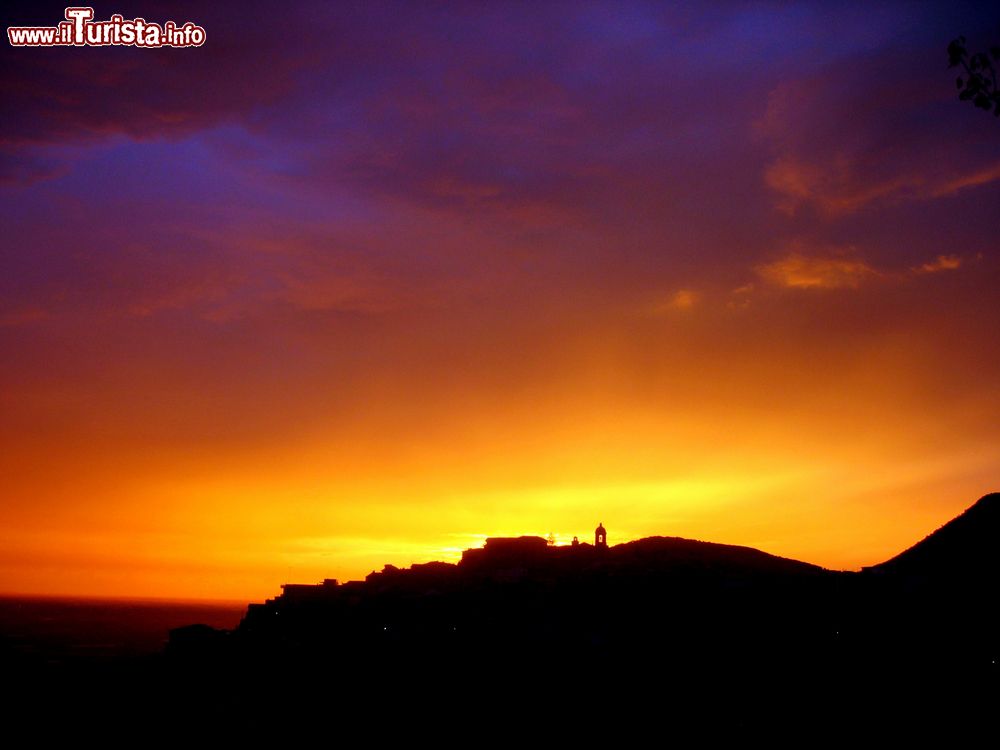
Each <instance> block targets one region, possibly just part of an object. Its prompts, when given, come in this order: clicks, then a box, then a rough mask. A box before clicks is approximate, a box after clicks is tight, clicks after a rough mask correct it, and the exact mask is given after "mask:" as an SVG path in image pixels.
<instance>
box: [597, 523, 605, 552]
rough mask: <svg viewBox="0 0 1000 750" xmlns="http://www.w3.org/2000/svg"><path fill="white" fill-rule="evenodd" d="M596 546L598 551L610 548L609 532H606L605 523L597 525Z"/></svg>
mask: <svg viewBox="0 0 1000 750" xmlns="http://www.w3.org/2000/svg"><path fill="white" fill-rule="evenodd" d="M594 546H595V547H596V548H597V549H607V548H608V532H607V531H605V530H604V523H603V522H602V523H599V524H597V530H596V531H594Z"/></svg>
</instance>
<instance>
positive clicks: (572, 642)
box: [19, 495, 1000, 741]
mask: <svg viewBox="0 0 1000 750" xmlns="http://www.w3.org/2000/svg"><path fill="white" fill-rule="evenodd" d="M998 497H1000V496H997V495H990V496H987V497H985V498H983V499H981V500H980V501H979V502H978V503H977V504H976V505H975V506H974V507H973V508H971V509H970V510H969V511H967V512H966V513H965V514H963V515H962V516H961V517H960V518H958V519H956V520H955V521H953V522H951V523H950V524H948V525H946V526H945V527H944V528H942V529H941V530H939V531H938V532H936V533H935V534H933V535H931V536H930V537H929V538H928V539H926V540H924V541H923V542H921V543H920V544H918V545H916V546H915V547H914V548H912V549H911V550H909V551H907V552H906V553H903V554H902V555H900V556H899V557H897V558H895V559H894V560H891V561H889V562H887V563H885V564H883V565H879V566H875V567H873V568H870V569H867V570H865V571H863V572H861V573H844V572H834V571H828V570H824V569H821V568H818V567H816V566H812V565H808V564H805V563H801V562H797V561H793V560H786V559H782V558H778V557H774V556H771V555H767V554H765V553H763V552H760V551H758V550H753V549H748V548H744V547H733V546H728V545H718V544H709V543H705V542H696V541H691V540H685V539H677V538H666V537H654V538H648V539H643V540H639V541H636V542H630V543H627V544H621V545H617V546H613V547H601V546H592V545H586V544H581V545H576V546H572V547H568V546H567V547H550V546H548V545H546V543H545V541H544V540H542V539H540V538H537V537H521V538H516V539H492V540H489V542H488V543H487V545H486V547H485V548H484V549H479V550H468V551H467V552H466V553H465V555H464V557H463V559H462V561H461V562H460V563H458V564H456V565H451V564H446V563H429V564H427V565H415V566H413V567H411V568H409V569H396V568H394V567H392V566H386V568H385V569H384V570H383V571H381V572H379V573H373V574H372V575H370V576H369V577H368V578H367V579H366V580H365V581H356V582H349V583H344V584H339V583H337V582H336V581H326V582H324V583H322V584H318V585H315V586H311V585H288V586H285V587H284V591H283V593H282V594H281V595H280V596H278V597H277V598H275V599H272V600H269V601H267V602H265V603H263V604H256V605H251V606H250V607H249V609H248V611H247V613H246V616H245V617H244V619H243V621H242V622H241V623H240V625H239V627H238V628H236V629H235V630H233V631H224V630H216V629H213V628H210V627H207V626H199V625H193V626H189V627H185V628H179V629H177V630H175V631H173V632H172V633H171V640H170V645H169V647H168V649H167V653H166V654H165V655H164V656H163V657H162V658H158V659H151V660H148V661H147V662H145V663H137V662H133V663H130V664H118V665H115V666H114V667H113V668H109V669H108V670H102V671H101V672H100V674H97V673H96V672H94V671H93V670H91V671H89V672H87V671H82V672H80V673H76V674H65V673H64V674H60V675H58V679H53V677H52V675H48V676H47V677H44V678H40V677H39V674H40V672H39V671H38V670H29V669H22V670H21V673H20V676H19V679H21V680H23V681H25V683H26V684H29V683H31V682H32V681H34V683H35V688H36V689H38V690H40V692H41V693H42V694H46V695H47V698H48V699H49V700H50V701H51V705H53V706H59V707H60V711H61V712H62V713H63V714H64V715H73V716H74V717H75V718H74V721H75V722H77V725H78V726H93V722H94V716H95V715H98V714H99V715H103V716H107V711H108V710H109V709H112V708H113V714H114V716H115V717H116V722H115V725H116V726H119V727H133V728H134V727H135V726H136V725H139V726H142V727H149V726H157V727H160V728H161V729H162V731H163V732H166V733H168V734H169V733H172V732H174V733H180V734H183V733H184V732H218V731H221V732H223V733H225V732H229V733H230V734H231V733H232V732H251V733H262V732H263V733H267V732H273V731H276V730H277V731H279V732H292V733H297V732H303V733H306V734H308V735H309V736H316V733H317V732H319V733H321V734H323V733H332V734H330V736H331V737H336V736H337V731H339V729H343V728H344V727H353V729H352V730H351V731H357V730H359V729H363V730H364V731H365V732H367V733H368V735H369V737H370V739H372V740H373V741H374V740H375V739H377V738H380V737H384V736H386V735H389V734H397V733H403V734H406V733H418V734H424V733H429V734H433V735H438V736H441V737H450V738H452V739H456V738H459V737H467V736H485V737H487V738H488V737H491V736H493V734H494V733H496V732H506V731H511V730H514V729H521V728H526V730H530V731H532V732H542V733H543V734H544V733H548V734H549V735H552V736H554V734H553V733H558V734H560V735H562V734H564V733H572V732H575V731H581V732H584V733H598V734H602V733H606V734H607V736H609V737H611V736H623V735H627V734H628V733H629V732H633V731H640V730H641V731H649V730H651V729H653V730H656V731H661V732H669V733H670V736H674V737H676V736H680V735H681V734H685V735H687V734H694V735H697V736H699V737H702V738H705V739H711V738H721V739H727V738H734V737H741V736H751V735H753V736H758V737H764V738H767V737H772V738H773V737H776V736H778V735H781V734H786V733H787V734H789V735H790V736H792V737H799V739H800V740H802V739H805V738H807V737H812V738H813V739H819V738H827V737H843V738H844V739H850V738H852V737H854V738H856V737H857V733H858V732H867V731H878V732H885V733H888V734H890V735H895V736H898V735H900V734H901V733H905V734H913V735H926V734H927V733H929V732H934V733H943V734H945V735H948V736H951V737H956V736H958V735H962V734H965V733H969V732H974V731H986V730H989V728H990V727H993V730H989V731H994V730H995V727H996V722H997V718H998V717H997V709H996V706H997V705H998V703H997V700H998V698H1000V691H998V674H1000V673H998V669H997V664H996V660H997V658H998V656H1000V649H998V646H1000V638H998V632H1000V631H998V627H997V626H998V620H997V616H996V613H995V609H996V608H995V604H994V601H995V592H996V590H997V565H996V560H997V549H998V547H997V544H996V542H997V540H998V532H1000V524H998V519H997V515H998V514H997V506H998ZM942 540H943V541H942ZM40 679H42V680H47V682H45V683H44V684H40V683H39V680H40ZM53 686H55V688H56V689H54V690H53V689H50V688H52V687H53ZM25 704H27V705H25ZM67 706H69V709H67V708H66V707H67ZM101 707H103V711H101ZM21 708H22V709H23V710H25V711H34V710H37V708H38V705H37V703H36V702H32V701H22V702H21ZM338 728H339V729H338ZM467 732H474V733H476V734H475V735H468V734H467ZM442 733H446V734H442ZM803 733H805V734H803ZM324 736H325V735H324Z"/></svg>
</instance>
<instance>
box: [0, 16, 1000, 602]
mask: <svg viewBox="0 0 1000 750" xmlns="http://www.w3.org/2000/svg"><path fill="white" fill-rule="evenodd" d="M680 5H681V4H675V3H666V2H662V3H650V4H645V3H636V4H630V3H624V2H605V3H587V2H567V3H555V2H552V3H548V2H547V3H529V2H524V3H513V2H512V3H508V2H492V3H486V2H484V3H437V2H433V3H432V2H412V3H383V2H375V1H374V0H372V1H371V2H341V1H339V0H332V1H330V2H317V3H313V4H310V3H299V2H293V3H284V4H275V3H273V2H268V3H256V2H249V3H248V2H241V3H239V4H235V3H234V4H232V5H227V4H223V3H211V4H209V3H177V4H170V3H147V4H142V3H132V2H116V3H114V4H105V5H100V4H98V5H95V6H94V8H95V15H96V18H97V19H98V20H105V19H107V18H108V17H109V16H110V15H111V14H112V13H120V14H122V15H124V16H125V17H126V18H134V17H139V16H141V17H144V18H146V19H148V20H151V21H157V22H164V21H167V20H175V21H177V22H179V23H182V22H184V21H188V20H191V21H194V22H195V23H197V24H199V25H201V26H203V27H204V28H205V30H206V34H207V41H206V42H205V44H204V46H202V47H199V48H191V49H169V48H163V49H158V50H153V49H136V48H131V47H105V48H96V47H80V48H54V49H45V48H13V47H11V46H10V45H9V44H8V43H7V41H6V39H4V41H3V45H2V52H0V54H2V60H0V94H2V95H0V107H2V110H0V111H2V115H0V357H2V359H0V362H2V368H0V592H6V593H44V594H85V595H115V596H133V595H135V596H164V597H206V598H226V599H263V598H265V597H268V596H273V595H275V594H277V593H278V592H279V586H280V584H281V583H284V582H288V581H296V582H316V581H319V580H322V579H323V578H327V577H330V578H339V579H342V580H344V579H351V578H360V577H363V576H364V575H365V574H367V573H368V572H370V571H371V570H373V569H376V568H381V567H382V565H383V564H385V563H393V564H395V565H399V566H403V565H409V564H411V563H413V562H425V561H428V560H435V559H444V560H455V559H457V557H458V555H459V554H460V551H461V550H462V549H465V548H467V547H471V546H478V545H480V544H481V543H482V541H483V539H484V538H485V537H487V536H497V535H516V534H540V535H546V534H548V533H549V532H552V533H554V534H555V535H556V536H557V537H558V539H559V540H560V542H563V543H565V542H569V541H570V540H571V539H572V537H573V536H574V535H579V536H580V538H581V540H589V541H592V538H593V530H594V527H595V526H596V525H597V523H598V522H599V521H602V522H603V523H604V525H605V526H606V527H607V529H608V533H609V542H610V543H612V544H615V543H619V542H622V541H626V540H629V539H636V538H639V537H643V536H649V535H665V536H682V537H688V538H694V539H702V540H707V541H716V542H726V543H732V544H744V545H749V546H753V547H758V548H760V549H763V550H765V551H767V552H771V553H774V554H778V555H783V556H788V557H794V558H798V559H801V560H806V561H809V562H814V563H818V564H821V565H824V566H827V567H832V568H838V569H851V568H858V567H860V566H862V565H869V564H873V563H876V562H879V561H881V560H884V559H886V558H888V557H890V556H892V555H894V554H896V553H897V552H899V551H901V550H902V549H903V548H905V547H907V546H909V545H910V544H912V543H914V542H916V541H917V540H919V539H920V538H922V537H923V536H925V535H926V534H928V533H930V532H931V531H933V530H934V529H935V528H937V527H938V526H940V525H941V524H942V523H944V522H945V521H947V520H948V519H950V518H951V517H953V516H954V515H956V514H957V513H959V512H961V511H962V510H963V509H964V508H965V507H967V506H969V505H971V504H972V503H973V502H974V501H975V500H976V499H977V498H979V497H980V496H981V495H983V494H985V493H987V492H989V491H996V490H998V489H1000V291H998V290H1000V118H995V117H992V116H991V115H989V114H987V113H984V112H982V111H981V110H977V109H975V108H974V107H973V106H972V105H971V104H969V103H968V102H960V101H959V100H958V97H957V91H956V86H955V75H956V74H955V71H950V70H948V67H947V55H946V47H947V45H948V42H949V41H951V39H953V38H954V37H956V36H958V35H959V34H965V35H966V36H967V37H968V39H969V45H970V47H971V48H974V49H975V50H978V49H983V50H985V49H986V48H987V47H988V46H989V44H997V43H1000V6H994V7H993V8H992V9H990V10H988V9H987V8H989V6H990V5H991V4H989V3H979V4H978V5H977V4H969V5H965V4H961V3H955V2H947V3H939V4H930V3H913V2H900V3H856V4H851V3H846V4H845V3H839V2H838V3H796V4H794V5H786V4H780V5H779V4H771V3H757V4H742V3H740V4H730V3H718V4H706V5H704V6H703V7H701V8H697V7H694V6H688V5H687V4H684V6H683V7H676V6H680ZM19 7H20V9H19V10H18V9H14V10H11V9H10V8H8V7H6V6H5V9H4V11H3V15H2V16H0V17H2V19H3V26H4V27H5V29H6V27H7V26H10V25H46V26H48V25H55V24H56V23H58V22H59V21H60V20H62V19H63V8H64V7H65V5H60V4H51V3H41V2H30V3H23V4H21V5H20V6H19ZM237 8H238V9H239V12H237V10H236V9H237ZM279 8H280V14H279V13H278V12H276V11H277V9H279Z"/></svg>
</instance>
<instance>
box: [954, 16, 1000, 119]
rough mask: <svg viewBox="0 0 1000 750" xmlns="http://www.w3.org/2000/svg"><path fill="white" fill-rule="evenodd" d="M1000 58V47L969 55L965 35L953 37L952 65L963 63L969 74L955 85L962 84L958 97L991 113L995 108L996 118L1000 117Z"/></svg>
mask: <svg viewBox="0 0 1000 750" xmlns="http://www.w3.org/2000/svg"><path fill="white" fill-rule="evenodd" d="M991 57H992V58H993V61H991V60H990V58H991ZM995 61H1000V47H998V46H993V47H990V50H989V54H988V55H987V54H986V53H985V52H976V53H973V54H971V55H970V54H969V51H968V49H966V46H965V37H964V36H960V37H958V38H957V39H953V40H952V42H951V44H949V45H948V67H949V68H956V67H958V66H961V67H962V68H963V69H964V70H965V75H960V76H959V77H958V78H957V79H956V80H955V84H956V85H957V86H958V98H959V99H961V100H962V101H963V102H965V101H971V102H972V103H973V104H974V105H975V106H976V107H978V108H979V109H985V110H986V111H987V112H989V111H990V110H991V109H992V110H993V115H994V116H995V117H1000V87H998V86H997V72H996V68H994V67H993V62H995Z"/></svg>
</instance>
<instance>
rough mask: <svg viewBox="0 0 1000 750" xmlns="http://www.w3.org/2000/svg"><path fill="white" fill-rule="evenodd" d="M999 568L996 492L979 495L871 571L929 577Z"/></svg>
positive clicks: (998, 502)
mask: <svg viewBox="0 0 1000 750" xmlns="http://www.w3.org/2000/svg"><path fill="white" fill-rule="evenodd" d="M998 567H1000V493H996V492H994V493H992V494H989V495H984V496H983V497H981V498H980V499H979V500H978V501H977V502H976V503H975V504H974V505H972V506H971V507H970V508H968V509H966V510H965V511H964V512H963V513H962V514H961V515H959V516H957V517H955V518H953V519H952V520H950V521H949V522H948V523H946V524H945V525H944V526H942V527H941V528H939V529H938V530H937V531H935V532H933V533H932V534H929V535H928V536H927V537H925V538H924V539H923V540H922V541H920V542H918V543H917V544H915V545H913V546H912V547H910V548H909V549H907V550H905V551H903V552H901V553H900V554H898V555H896V557H893V558H892V559H891V560H887V561H885V562H883V563H879V564H878V565H874V566H872V567H871V568H870V570H872V571H879V572H883V573H893V574H902V575H911V576H917V575H923V576H929V577H941V576H948V577H955V576H964V577H966V578H970V577H971V578H975V577H979V576H983V575H990V576H991V577H993V578H994V579H995V577H996V574H997V570H998Z"/></svg>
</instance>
